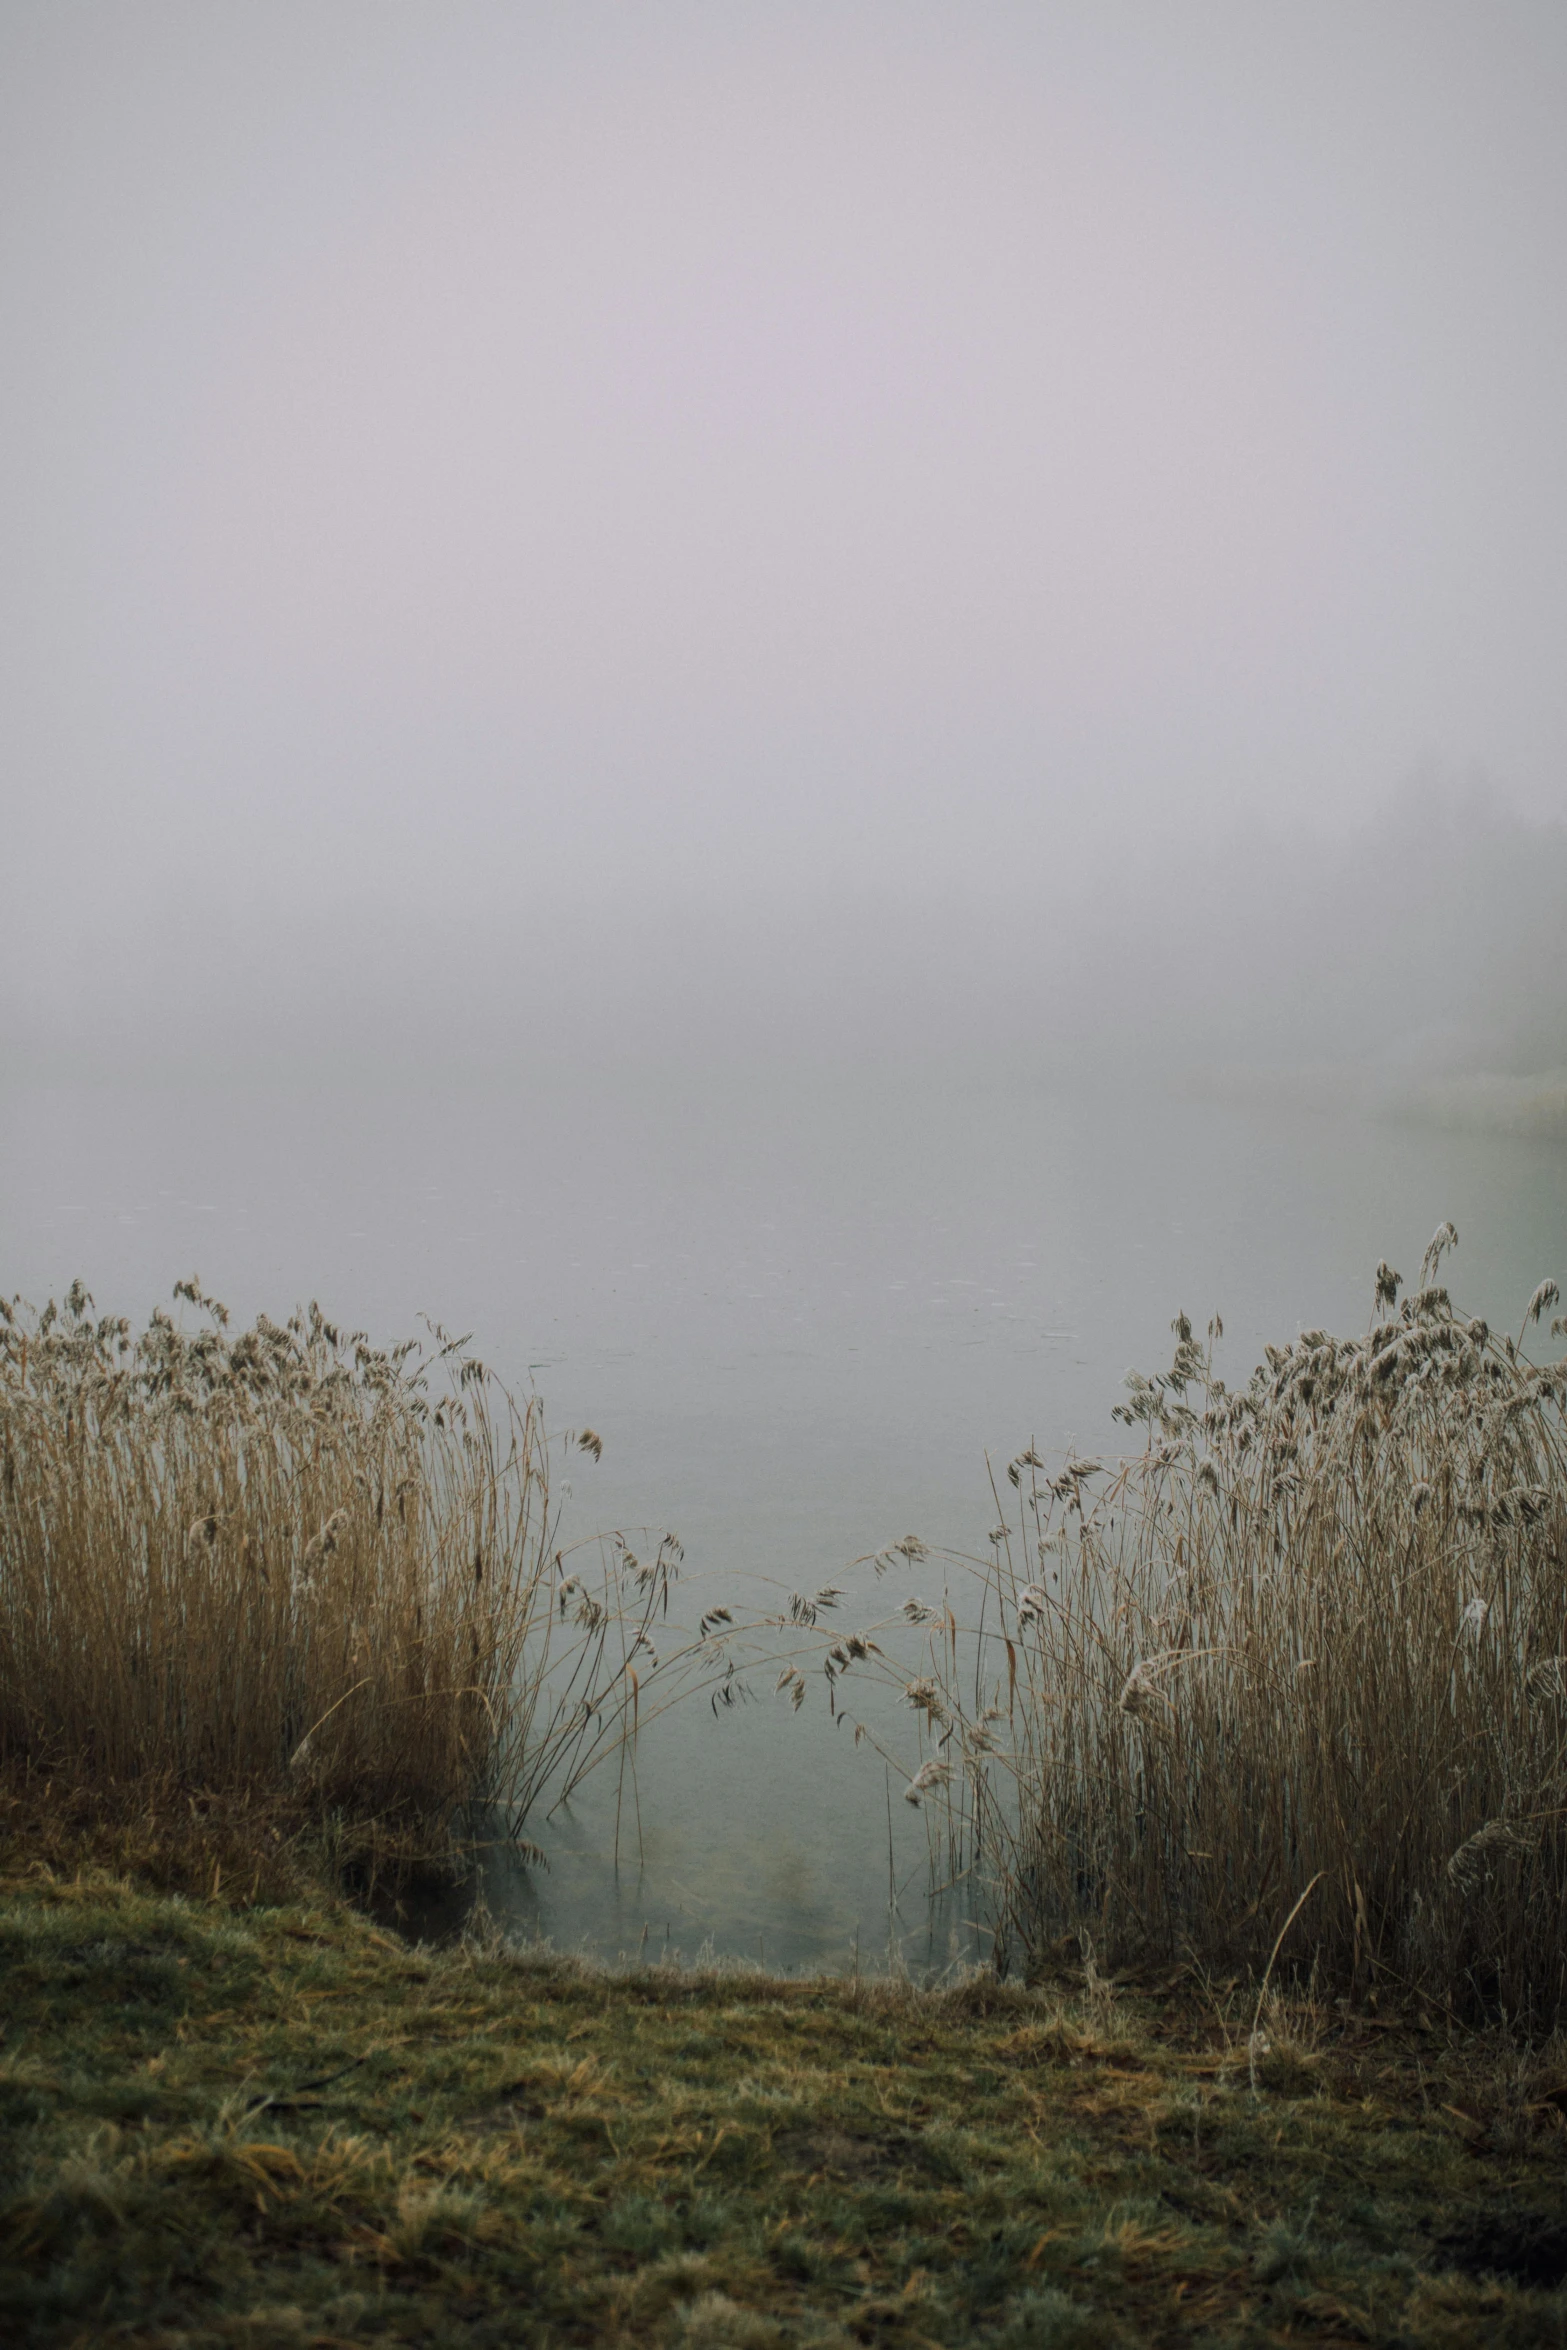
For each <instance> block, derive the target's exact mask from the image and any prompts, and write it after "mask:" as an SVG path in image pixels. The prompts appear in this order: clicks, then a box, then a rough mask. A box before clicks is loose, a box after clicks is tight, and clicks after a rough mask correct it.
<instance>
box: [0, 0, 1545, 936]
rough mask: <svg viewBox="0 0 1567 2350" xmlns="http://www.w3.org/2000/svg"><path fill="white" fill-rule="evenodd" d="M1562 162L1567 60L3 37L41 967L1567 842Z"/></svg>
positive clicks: (438, 31) (1367, 14)
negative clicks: (1489, 819)
mask: <svg viewBox="0 0 1567 2350" xmlns="http://www.w3.org/2000/svg"><path fill="white" fill-rule="evenodd" d="M1564 124H1567V11H1564V10H1563V9H1562V8H1561V7H1560V5H1558V4H1556V0H1545V4H1541V5H1536V6H1531V5H1505V4H1497V0H1491V4H1488V5H1485V6H1481V5H1478V4H1475V5H1467V6H1463V7H1452V6H1443V5H1440V4H1436V0H1417V4H1415V5H1400V4H1398V0H1378V4H1377V5H1375V6H1368V5H1366V0H1352V4H1350V5H1342V6H1335V5H1331V4H1327V0H1311V4H1310V5H1305V4H1302V5H1297V6H1293V7H1282V6H1271V5H1270V6H1265V5H1259V4H1258V0H1237V4H1235V5H1179V4H1176V5H1170V4H1168V0H1160V4H1159V5H1152V4H1150V5H1144V6H1126V7H1117V6H1114V5H1108V4H1106V0H1094V4H1093V5H1091V6H1090V5H1087V4H1084V5H1073V6H1066V5H1062V6H1051V5H1046V4H1041V0H1035V4H1033V5H1029V6H1018V7H1011V6H1006V5H999V4H997V5H986V6H974V5H973V4H972V0H968V4H965V5H962V6H955V5H954V6H946V5H941V6H934V5H932V6H926V5H920V4H919V0H898V4H897V5H896V6H887V7H878V6H874V5H864V6H854V5H838V6H821V7H818V6H812V5H808V4H805V0H794V4H790V5H778V6H771V7H769V6H745V5H740V4H739V0H724V4H723V5H712V6H683V5H678V4H660V5H658V6H646V7H634V6H618V7H601V6H596V5H592V4H584V0H571V4H570V5H566V4H565V0H561V4H559V5H555V6H551V7H533V6H528V5H523V4H521V0H509V4H508V5H505V6H495V7H490V6H483V5H467V4H464V0H439V4H438V5H436V4H434V0H431V4H429V5H420V6H408V5H399V4H396V0H372V4H366V5H358V4H353V0H306V4H302V5H290V4H288V0H264V4H261V0H258V4H256V5H247V6H240V5H233V4H229V5H213V4H212V0H193V4H191V5H181V6H169V5H160V4H153V0H98V4H93V5H72V4H71V0H37V4H31V5H19V4H18V0H5V5H4V6H3V7H0V499H3V517H0V524H3V526H0V622H3V626H0V665H3V667H0V738H3V739H0V758H3V773H4V777H5V782H4V798H5V811H6V812H5V826H4V831H5V855H6V864H7V869H8V898H9V901H10V906H11V909H12V913H11V916H10V928H11V935H12V938H13V942H14V941H15V940H17V939H20V938H27V939H29V940H32V941H35V942H36V941H37V940H39V939H41V938H42V937H43V936H44V935H45V932H44V930H43V929H42V928H41V927H40V925H42V924H44V923H45V922H47V923H48V925H49V926H50V935H54V936H57V935H58V933H57V931H56V930H55V929H54V925H55V924H56V922H57V919H58V915H59V912H60V909H61V908H62V907H63V906H69V907H71V908H72V909H73V922H74V923H75V924H76V925H77V926H78V935H79V936H81V937H82V938H83V939H84V940H85V937H86V934H87V932H88V930H89V928H90V926H91V925H92V924H94V923H97V922H107V923H108V924H109V925H110V926H111V928H112V930H113V931H114V932H115V933H116V934H118V935H119V936H120V937H121V938H122V939H131V940H134V938H135V937H136V936H137V935H139V934H142V933H145V931H146V930H147V929H148V928H149V927H155V926H156V925H157V924H159V923H160V922H165V921H167V920H168V919H169V918H170V916H169V908H170V905H171V904H172V903H180V904H184V905H187V906H192V907H199V908H201V909H202V910H203V914H202V918H203V919H204V920H207V921H208V922H209V923H210V922H213V921H217V922H223V921H228V920H232V921H233V922H235V923H236V924H240V925H243V924H244V923H245V922H247V921H249V922H255V921H259V920H261V919H262V918H263V917H266V918H268V919H270V918H272V917H274V916H275V917H276V918H277V919H278V920H279V921H280V922H283V923H285V924H286V923H288V922H298V921H301V920H304V921H308V920H313V919H322V920H333V921H337V922H341V923H344V924H346V925H348V927H349V928H350V929H352V928H353V926H354V925H356V924H357V925H359V926H360V928H361V929H364V930H365V931H366V934H367V935H368V934H369V933H371V932H373V931H374V930H375V927H376V925H377V924H378V923H379V922H382V921H383V920H387V921H389V920H391V919H393V918H394V917H395V916H397V915H398V914H399V913H401V912H403V911H406V909H408V908H409V907H412V906H420V907H423V908H426V909H433V910H434V911H435V912H436V913H437V914H442V915H445V916H447V917H458V918H461V919H463V920H469V919H471V921H472V923H473V924H474V927H475V933H476V935H483V936H488V937H494V936H495V935H497V934H498V932H499V931H500V930H503V929H504V928H505V926H506V925H508V924H516V925H519V926H526V925H527V924H528V923H529V922H530V921H532V920H538V919H540V918H541V915H542V910H543V909H551V910H553V911H554V912H557V913H558V911H559V909H561V908H562V907H574V906H580V905H581V904H583V903H585V902H588V901H592V902H594V903H596V904H597V905H598V906H599V907H600V908H601V909H602V908H604V907H610V908H613V906H614V905H615V904H616V903H618V902H620V901H622V900H624V901H626V902H628V903H636V904H639V905H640V906H642V907H643V908H644V909H645V908H646V906H647V905H648V904H649V903H650V902H655V901H659V900H667V901H668V902H669V903H670V904H671V905H678V906H681V907H686V908H689V907H691V906H698V907H700V906H707V907H710V908H714V909H716V908H719V907H724V908H728V909H731V910H732V909H734V908H736V907H743V906H744V905H745V904H746V903H747V902H748V901H749V900H750V899H751V898H753V897H756V896H759V895H768V894H771V895H773V896H774V897H776V896H777V895H778V894H779V893H780V892H781V893H782V894H783V895H784V896H785V897H786V898H787V897H790V896H795V897H798V898H799V899H800V900H801V901H802V902H803V901H804V900H805V899H806V898H807V897H814V898H826V897H830V896H832V895H833V893H841V892H851V893H852V892H856V891H861V892H863V891H870V890H878V891H888V892H892V891H906V892H909V893H912V894H913V895H914V896H916V897H923V898H925V899H929V898H932V897H940V896H941V894H942V893H944V892H955V893H961V892H963V891H968V892H970V893H972V892H974V891H976V890H981V889H983V890H995V891H996V892H998V893H1001V894H1003V895H1006V894H1008V893H1013V892H1015V891H1016V890H1017V889H1018V888H1019V886H1020V885H1022V886H1023V887H1037V886H1038V885H1039V883H1040V881H1041V879H1042V878H1043V877H1046V876H1050V877H1052V886H1054V887H1057V888H1060V887H1062V886H1065V885H1066V884H1065V883H1064V881H1063V878H1062V877H1063V876H1064V875H1067V874H1069V873H1070V872H1071V869H1072V868H1071V861H1072V860H1073V859H1074V858H1077V857H1080V856H1086V855H1090V854H1093V855H1100V856H1102V855H1104V854H1106V853H1108V854H1110V855H1112V856H1113V855H1114V854H1116V853H1117V851H1118V849H1126V850H1128V851H1130V850H1131V849H1132V848H1134V847H1136V848H1139V849H1145V848H1146V843H1147V841H1148V839H1149V838H1150V836H1151V835H1155V834H1159V833H1162V832H1176V831H1181V830H1187V831H1189V832H1191V833H1192V834H1193V835H1194V836H1199V835H1200V836H1202V837H1210V836H1221V835H1222V832H1223V830H1224V829H1225V828H1226V827H1232V826H1234V825H1235V824H1237V823H1240V822H1244V823H1256V822H1259V821H1263V822H1268V823H1271V822H1273V821H1275V820H1277V819H1294V818H1301V819H1303V820H1309V821H1310V822H1311V823H1313V824H1314V825H1317V826H1328V827H1334V826H1340V827H1341V826H1343V825H1346V824H1348V823H1350V822H1352V821H1353V820H1354V819H1355V818H1356V817H1357V816H1358V815H1360V814H1361V813H1363V812H1364V810H1365V809H1366V808H1367V807H1368V806H1369V805H1370V804H1371V803H1372V802H1374V801H1375V800H1376V799H1377V798H1378V797H1379V796H1380V795H1383V794H1385V793H1386V792H1387V791H1389V790H1390V789H1392V788H1393V787H1394V786H1395V785H1397V784H1398V782H1399V781H1400V779H1401V778H1402V777H1404V776H1406V775H1407V774H1408V773H1409V772H1410V770H1411V769H1412V768H1415V767H1418V766H1419V765H1420V764H1421V763H1422V762H1426V763H1430V762H1436V763H1438V764H1440V765H1444V766H1446V767H1447V768H1449V769H1457V770H1462V769H1464V768H1466V767H1467V766H1468V765H1470V764H1471V763H1474V762H1478V763H1480V765H1482V766H1483V767H1484V768H1485V770H1486V771H1487V772H1488V773H1489V774H1490V775H1491V776H1492V777H1493V778H1494V779H1495V781H1496V782H1497V784H1498V785H1499V786H1500V787H1501V788H1502V789H1503V790H1504V791H1505V792H1507V793H1508V794H1510V795H1511V796H1512V797H1513V798H1515V799H1516V800H1517V801H1518V802H1520V803H1521V804H1522V805H1524V806H1525V807H1528V808H1532V809H1534V810H1536V811H1538V812H1542V813H1547V812H1548V813H1557V814H1561V813H1567V660H1564V658H1563V646H1564V644H1567V429H1564V420H1567V264H1564V258H1563V257H1564V255H1567V135H1564ZM1106 843H1109V844H1110V846H1109V849H1108V851H1107V850H1106V847H1105V844H1106ZM1096 844H1097V845H1096ZM356 935H357V933H356ZM97 951H98V950H94V949H90V948H89V947H88V946H87V945H85V944H83V946H82V947H81V950H80V956H79V964H80V967H81V968H82V969H87V968H88V967H89V966H91V967H92V968H93V969H94V970H96V969H97V965H96V964H94V963H93V955H94V954H95V953H96V952H97ZM130 952H131V950H130V948H127V949H126V953H127V954H130ZM12 970H13V983H14V957H13V964H12Z"/></svg>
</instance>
